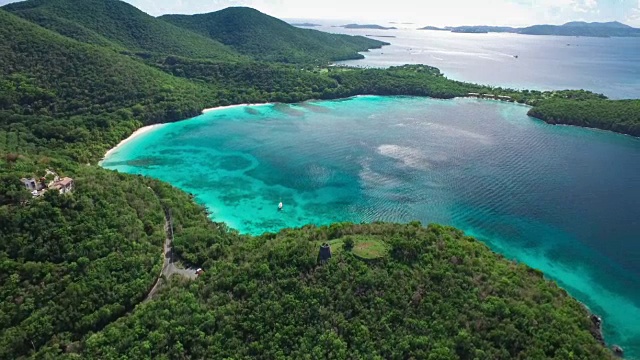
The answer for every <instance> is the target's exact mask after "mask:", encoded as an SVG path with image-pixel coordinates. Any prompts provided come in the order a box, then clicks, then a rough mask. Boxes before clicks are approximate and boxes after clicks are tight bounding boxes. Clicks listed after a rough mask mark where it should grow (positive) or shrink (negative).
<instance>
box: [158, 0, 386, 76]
mask: <svg viewBox="0 0 640 360" xmlns="http://www.w3.org/2000/svg"><path fill="white" fill-rule="evenodd" d="M160 19H162V20H165V21H167V22H169V23H172V24H174V25H176V26H180V27H183V28H185V29H188V30H191V31H194V32H197V33H199V34H201V35H204V36H208V37H210V38H212V39H215V40H217V41H219V42H221V43H223V44H226V45H228V46H230V47H232V48H234V49H235V50H237V51H238V52H240V53H242V54H245V55H249V56H252V57H254V58H256V59H258V60H266V61H277V62H284V63H309V62H310V63H316V64H326V63H328V62H329V61H338V60H347V59H359V58H362V55H360V54H358V52H362V51H367V50H368V49H371V48H379V47H381V46H383V45H385V44H386V43H384V42H381V41H377V40H372V39H367V38H365V37H362V36H349V35H339V34H329V33H324V32H320V31H317V30H312V29H300V28H297V27H295V26H292V25H290V24H288V23H286V22H284V21H282V20H279V19H276V18H274V17H271V16H268V15H265V14H263V13H261V12H259V11H257V10H254V9H251V8H245V7H230V8H227V9H224V10H220V11H217V12H213V13H208V14H198V15H163V16H161V17H160Z"/></svg>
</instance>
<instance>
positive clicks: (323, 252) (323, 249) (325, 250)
mask: <svg viewBox="0 0 640 360" xmlns="http://www.w3.org/2000/svg"><path fill="white" fill-rule="evenodd" d="M329 259H331V246H330V245H329V244H327V243H324V244H322V245H320V252H319V253H318V262H319V263H321V264H324V263H326V262H327V261H329Z"/></svg>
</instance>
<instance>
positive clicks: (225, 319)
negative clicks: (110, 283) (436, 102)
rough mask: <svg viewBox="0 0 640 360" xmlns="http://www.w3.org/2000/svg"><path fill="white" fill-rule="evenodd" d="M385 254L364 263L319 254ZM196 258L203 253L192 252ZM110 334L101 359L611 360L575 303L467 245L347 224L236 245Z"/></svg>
mask: <svg viewBox="0 0 640 360" xmlns="http://www.w3.org/2000/svg"><path fill="white" fill-rule="evenodd" d="M348 236H358V238H359V240H358V241H366V240H368V239H371V238H375V239H378V240H381V241H384V242H386V243H387V244H388V246H389V248H390V250H389V253H388V255H386V256H384V257H382V258H379V259H377V260H370V261H363V260H361V259H359V258H358V257H357V256H355V255H354V254H352V253H350V252H345V251H339V248H338V247H334V249H333V250H334V256H333V257H332V258H331V259H330V260H329V262H328V263H327V264H326V265H318V263H317V261H316V255H317V254H318V249H319V245H320V243H321V242H322V241H325V240H328V239H338V240H339V239H342V238H344V237H348ZM192 250H194V251H198V250H197V249H196V248H193V249H192ZM223 253H225V255H222V256H221V257H218V259H216V260H211V261H209V262H208V268H207V273H206V274H205V275H204V276H203V277H202V278H201V279H199V280H197V281H196V282H194V283H191V284H182V283H179V282H176V283H174V285H173V286H172V287H171V288H170V289H169V290H168V291H166V292H165V293H164V294H163V295H162V297H161V298H160V299H159V300H157V301H154V302H153V303H150V304H146V305H144V306H142V307H140V308H138V309H137V310H136V312H135V313H134V314H133V315H132V316H130V317H127V318H124V319H121V320H119V321H117V322H116V323H114V324H113V325H111V326H108V327H107V328H106V329H105V330H104V331H102V332H100V333H97V334H95V335H92V336H89V337H88V338H87V339H86V342H85V343H84V347H83V351H84V353H85V354H87V355H88V356H90V357H94V358H115V357H120V356H123V355H124V356H126V357H129V358H143V359H144V358H149V359H151V358H166V359H169V358H185V359H202V358H209V359H224V358H235V359H239V358H260V359H274V358H281V359H324V358H330V359H349V358H357V359H408V358H415V359H473V358H477V359H569V358H576V359H607V358H610V357H611V355H610V354H609V353H608V352H607V350H605V349H603V348H602V347H600V345H599V344H598V343H597V342H596V341H595V340H594V338H593V336H592V335H591V333H590V330H591V327H592V324H591V322H590V320H589V319H588V316H587V312H586V311H585V309H584V308H583V307H582V305H580V304H579V303H578V302H576V301H575V300H573V299H572V298H570V297H569V296H568V295H567V294H566V292H564V291H563V290H561V289H559V288H558V287H557V286H556V285H555V283H552V282H549V281H545V280H544V279H543V278H542V276H541V274H540V273H539V272H537V271H535V270H532V269H530V268H528V267H526V266H524V265H519V264H515V263H512V262H509V261H506V260H504V259H503V258H501V257H500V256H498V255H496V254H493V253H491V252H490V251H489V249H488V248H487V247H486V246H485V245H483V244H481V243H479V242H478V241H475V240H474V239H473V238H469V237H465V236H464V235H463V234H462V233H461V232H460V231H458V230H455V229H452V228H445V227H441V226H437V225H432V226H430V227H428V228H423V227H421V226H420V224H419V223H412V224H408V225H392V224H372V225H350V224H340V225H332V226H331V227H322V228H318V229H315V228H313V227H307V228H304V229H300V230H287V231H283V232H281V233H279V234H277V235H270V236H263V237H258V238H251V239H246V240H245V241H243V242H236V243H233V245H232V246H231V247H227V249H226V250H224V251H223Z"/></svg>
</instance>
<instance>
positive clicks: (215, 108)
mask: <svg viewBox="0 0 640 360" xmlns="http://www.w3.org/2000/svg"><path fill="white" fill-rule="evenodd" d="M260 105H274V103H258V104H235V105H228V106H218V107H213V108H207V109H204V110H202V113H203V114H206V113H208V112H212V111H217V110H226V109H233V108H237V107H242V106H260Z"/></svg>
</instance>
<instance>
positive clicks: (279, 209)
mask: <svg viewBox="0 0 640 360" xmlns="http://www.w3.org/2000/svg"><path fill="white" fill-rule="evenodd" d="M278 211H282V201H281V202H280V204H278Z"/></svg>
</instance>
